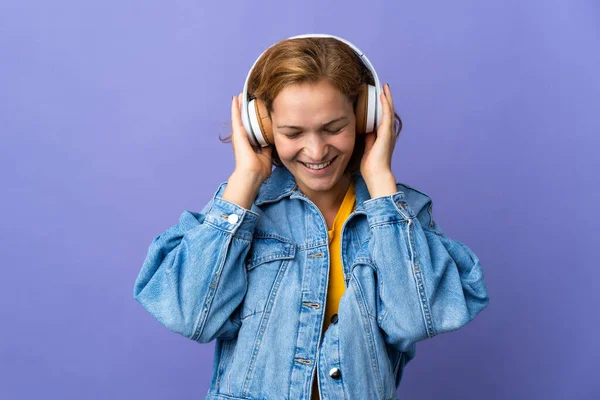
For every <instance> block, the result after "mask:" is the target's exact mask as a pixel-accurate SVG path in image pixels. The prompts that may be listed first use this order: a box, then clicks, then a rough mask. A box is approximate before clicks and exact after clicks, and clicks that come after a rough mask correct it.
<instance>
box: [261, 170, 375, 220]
mask: <svg viewBox="0 0 600 400" xmlns="http://www.w3.org/2000/svg"><path fill="white" fill-rule="evenodd" d="M353 179H354V192H355V194H356V211H361V210H362V209H363V208H364V207H363V203H364V202H365V201H367V200H369V199H370V198H371V196H370V195H369V190H368V189H367V184H366V183H365V180H364V179H363V177H362V176H361V174H360V173H356V174H355V175H354V177H353ZM294 193H297V194H296V196H297V197H300V196H303V194H301V192H300V190H299V189H298V186H297V185H296V179H295V178H294V175H292V173H291V172H290V171H288V169H287V168H285V167H276V168H275V169H273V172H272V173H271V176H270V177H269V179H267V180H266V181H264V182H263V184H262V185H261V187H260V189H259V190H258V195H257V197H256V201H255V204H256V205H257V206H260V205H262V204H265V203H272V202H275V201H279V200H281V199H282V198H284V197H288V196H291V195H292V194H294Z"/></svg>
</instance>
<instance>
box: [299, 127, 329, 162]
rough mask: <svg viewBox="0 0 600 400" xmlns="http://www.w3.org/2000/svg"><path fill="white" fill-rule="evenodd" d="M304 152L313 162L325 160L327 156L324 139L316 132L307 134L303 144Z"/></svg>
mask: <svg viewBox="0 0 600 400" xmlns="http://www.w3.org/2000/svg"><path fill="white" fill-rule="evenodd" d="M304 154H306V156H307V157H309V158H310V160H311V161H314V162H318V161H323V160H325V158H326V156H327V143H326V141H325V140H324V139H323V138H322V137H321V135H319V134H318V133H311V134H309V135H307V136H306V142H305V144H304Z"/></svg>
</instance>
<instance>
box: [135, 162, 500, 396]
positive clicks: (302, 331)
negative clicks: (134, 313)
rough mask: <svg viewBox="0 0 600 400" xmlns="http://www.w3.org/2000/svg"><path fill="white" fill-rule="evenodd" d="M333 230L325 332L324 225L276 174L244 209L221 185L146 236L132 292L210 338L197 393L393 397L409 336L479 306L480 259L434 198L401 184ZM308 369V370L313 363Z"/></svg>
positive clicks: (436, 329) (360, 187)
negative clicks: (335, 302)
mask: <svg viewBox="0 0 600 400" xmlns="http://www.w3.org/2000/svg"><path fill="white" fill-rule="evenodd" d="M354 179H355V191H356V209H355V211H354V212H353V213H352V214H351V215H350V216H349V218H348V219H347V221H346V222H345V224H344V227H343V229H342V238H341V239H342V240H341V246H342V252H341V253H342V264H343V269H344V279H345V284H346V290H345V293H344V295H343V296H342V298H341V300H340V303H339V308H338V313H337V315H336V316H334V317H336V318H335V320H334V318H332V323H331V325H330V326H329V327H328V329H327V330H326V332H325V333H324V334H323V335H322V334H321V332H322V324H323V318H324V314H325V301H326V295H327V284H328V276H329V248H328V235H327V225H326V223H325V219H324V217H323V216H322V214H321V212H320V211H319V209H318V208H317V207H316V206H315V205H314V203H312V202H311V201H310V200H309V199H308V197H306V196H305V195H304V194H303V193H302V192H301V191H300V190H299V189H298V187H297V186H296V184H295V180H294V177H293V176H292V175H291V173H290V172H289V171H288V170H287V169H285V168H275V169H274V171H273V173H272V175H271V177H270V178H269V179H267V180H266V181H265V182H264V183H263V185H262V186H261V188H260V190H259V192H258V195H257V198H256V200H255V201H254V204H253V205H252V207H251V210H247V209H245V208H243V207H240V206H238V205H236V204H233V203H231V202H228V201H226V200H223V199H222V198H221V195H222V193H223V190H224V188H225V185H226V184H225V183H224V184H222V185H221V186H220V187H219V189H218V190H217V192H216V193H215V195H214V197H213V198H212V200H211V201H210V202H209V204H208V205H207V206H206V207H205V208H204V209H203V210H202V211H201V212H200V213H197V212H191V211H184V212H183V213H182V214H181V217H180V219H179V223H178V224H177V225H175V226H173V227H171V228H169V229H167V230H166V231H165V232H164V233H162V234H161V235H159V236H157V237H156V238H154V240H153V241H152V243H151V244H150V247H149V250H148V253H147V256H146V259H145V261H144V264H143V266H142V269H141V271H140V273H139V276H138V277H137V280H136V282H135V288H134V297H135V299H136V300H137V301H139V302H140V303H141V304H142V305H143V306H144V307H145V309H146V310H147V311H149V312H150V313H151V314H152V315H153V316H154V317H155V318H156V319H158V321H160V322H161V323H162V324H164V325H165V326H166V327H167V328H169V329H171V330H172V331H174V332H178V333H180V334H182V335H185V336H186V337H188V338H190V339H192V340H194V341H197V342H200V343H207V342H210V341H212V340H213V339H216V344H215V355H214V363H213V375H212V380H211V384H210V389H209V392H208V394H207V396H206V399H209V400H217V399H218V400H233V399H255V400H258V399H269V400H271V399H310V396H311V382H312V380H313V377H315V374H317V377H316V378H315V379H318V385H319V391H320V393H321V398H323V399H361V400H364V399H381V400H390V399H395V398H396V397H395V395H396V393H395V392H396V387H397V386H398V385H399V384H400V379H401V377H402V371H403V368H404V366H405V365H406V363H407V362H409V361H410V360H411V359H412V358H413V357H414V356H415V350H416V346H415V343H416V342H418V341H419V340H422V339H426V338H430V337H433V336H435V335H437V334H440V333H444V332H449V331H453V330H456V329H458V328H460V327H461V326H463V325H465V324H466V323H468V322H469V321H471V320H472V319H473V318H474V317H475V315H476V314H477V313H479V312H480V311H481V310H482V309H483V308H485V307H486V306H487V304H488V296H487V290H486V286H485V282H484V280H483V272H482V269H481V265H480V263H479V259H478V258H477V256H476V255H475V254H474V253H473V252H472V251H471V250H470V249H469V248H468V247H467V246H465V245H464V244H462V243H461V242H458V241H456V240H452V239H450V238H448V237H447V236H445V235H444V233H443V232H442V230H441V229H440V227H439V226H438V225H437V224H436V223H435V222H434V220H433V217H432V201H431V199H430V198H429V197H428V196H427V195H425V194H424V193H422V192H420V191H418V190H416V189H414V188H411V187H409V186H407V185H404V184H398V185H397V190H398V192H396V193H394V194H392V195H390V196H383V197H378V198H374V199H370V196H369V192H368V190H367V186H366V184H365V182H364V180H363V179H362V177H361V176H360V175H356V176H355V178H354ZM317 366H318V368H317Z"/></svg>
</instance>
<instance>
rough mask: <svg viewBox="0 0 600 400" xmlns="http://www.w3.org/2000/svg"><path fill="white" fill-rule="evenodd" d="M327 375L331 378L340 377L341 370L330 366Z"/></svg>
mask: <svg viewBox="0 0 600 400" xmlns="http://www.w3.org/2000/svg"><path fill="white" fill-rule="evenodd" d="M329 376H330V377H332V378H333V379H340V376H342V371H340V369H339V368H331V369H330V370H329Z"/></svg>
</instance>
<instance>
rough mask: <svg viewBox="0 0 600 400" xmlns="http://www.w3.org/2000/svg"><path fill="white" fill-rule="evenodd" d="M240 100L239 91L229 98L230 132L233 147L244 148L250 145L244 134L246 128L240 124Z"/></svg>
mask: <svg viewBox="0 0 600 400" xmlns="http://www.w3.org/2000/svg"><path fill="white" fill-rule="evenodd" d="M240 101H241V93H240V95H239V96H237V97H236V96H234V97H233V99H232V100H231V127H232V129H233V132H232V144H233V146H234V148H235V147H236V146H238V145H239V146H243V147H245V148H249V147H251V145H250V141H249V139H248V136H247V135H246V129H245V128H244V125H243V124H242V118H241V112H240Z"/></svg>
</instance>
